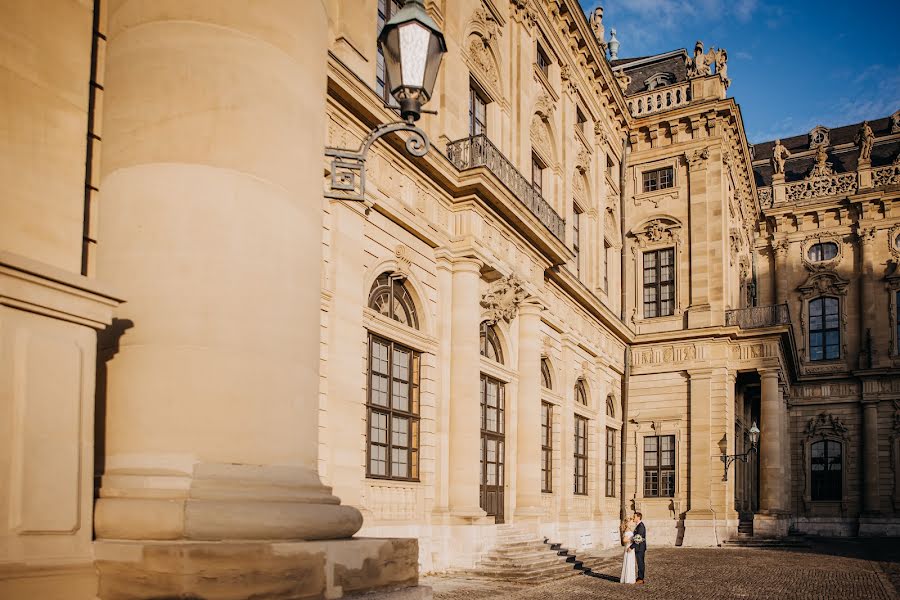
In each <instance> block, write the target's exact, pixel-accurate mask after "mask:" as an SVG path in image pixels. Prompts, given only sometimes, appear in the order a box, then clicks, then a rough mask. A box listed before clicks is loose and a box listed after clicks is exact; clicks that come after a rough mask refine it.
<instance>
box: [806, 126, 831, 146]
mask: <svg viewBox="0 0 900 600" xmlns="http://www.w3.org/2000/svg"><path fill="white" fill-rule="evenodd" d="M828 137H829V136H828V128H827V127H825V126H824V125H816V126H815V127H813V129H812V131H810V132H809V149H810V150H812V149H813V148H818V147H820V146H828V145H829V144H830V142H829V139H828Z"/></svg>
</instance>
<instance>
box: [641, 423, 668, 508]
mask: <svg viewBox="0 0 900 600" xmlns="http://www.w3.org/2000/svg"><path fill="white" fill-rule="evenodd" d="M674 496H675V436H674V435H660V436H653V437H645V438H644V497H645V498H673V497H674Z"/></svg>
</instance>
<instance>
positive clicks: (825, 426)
mask: <svg viewBox="0 0 900 600" xmlns="http://www.w3.org/2000/svg"><path fill="white" fill-rule="evenodd" d="M805 433H806V439H811V438H818V437H825V436H831V437H836V438H840V439H842V440H846V441H849V440H850V431H849V430H848V429H847V426H846V425H844V424H843V423H842V422H841V420H840V419H839V418H838V417H835V416H834V415H832V414H831V413H826V412H822V413H819V414H818V415H817V416H815V417H810V419H809V421H807V422H806V430H805Z"/></svg>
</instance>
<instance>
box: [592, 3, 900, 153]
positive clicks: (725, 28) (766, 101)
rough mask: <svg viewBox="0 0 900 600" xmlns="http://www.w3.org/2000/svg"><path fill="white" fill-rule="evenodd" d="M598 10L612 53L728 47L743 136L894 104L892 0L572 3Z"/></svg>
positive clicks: (803, 127)
mask: <svg viewBox="0 0 900 600" xmlns="http://www.w3.org/2000/svg"><path fill="white" fill-rule="evenodd" d="M581 4H582V6H583V7H584V9H585V12H587V13H588V14H589V13H590V10H591V9H593V8H594V6H596V5H598V4H600V5H602V6H603V8H604V14H603V23H604V25H605V26H606V37H607V40H608V39H609V31H610V29H612V28H615V29H616V34H617V35H616V37H617V38H618V40H619V42H620V43H621V46H620V47H619V57H620V58H625V57H628V56H644V55H648V54H656V53H659V52H666V51H669V50H674V49H676V48H687V49H688V51H689V52H692V50H693V47H694V43H695V42H696V41H697V40H702V41H703V43H704V44H705V45H706V49H707V50H708V49H709V47H710V46H711V45H712V46H715V47H717V48H718V47H723V48H725V49H726V50H728V75H729V77H730V78H731V80H732V85H731V87H730V88H729V90H728V94H729V96H734V98H735V99H736V100H737V101H738V103H739V104H740V106H741V114H742V115H743V117H744V127H745V129H746V131H747V137H748V138H749V139H750V141H751V142H762V141H766V140H771V139H774V138H777V137H788V136H790V135H797V134H801V133H806V132H807V131H809V130H810V129H812V128H813V127H815V126H816V125H818V124H822V125H825V126H826V127H837V126H840V125H848V124H851V123H856V122H859V121H862V120H864V119H875V118H878V117H884V116H887V115H889V114H891V113H893V112H894V111H895V110H898V109H900V43H898V38H900V24H898V23H900V22H898V20H897V15H898V12H897V7H898V4H897V3H896V0H895V1H894V2H889V1H874V0H872V1H865V0H856V1H851V2H839V1H835V0H821V1H819V2H814V1H805V0H797V1H792V2H771V1H766V0H600V1H599V2H598V0H581Z"/></svg>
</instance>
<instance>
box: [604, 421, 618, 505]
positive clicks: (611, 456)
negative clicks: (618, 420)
mask: <svg viewBox="0 0 900 600" xmlns="http://www.w3.org/2000/svg"><path fill="white" fill-rule="evenodd" d="M616 437H617V436H616V430H615V429H613V428H612V427H607V428H606V495H607V496H608V497H610V498H612V497H613V496H615V495H616Z"/></svg>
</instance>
